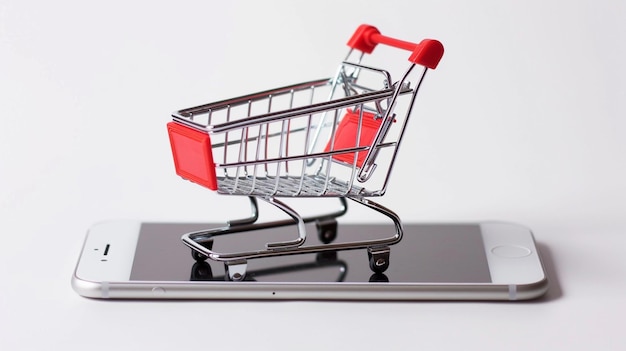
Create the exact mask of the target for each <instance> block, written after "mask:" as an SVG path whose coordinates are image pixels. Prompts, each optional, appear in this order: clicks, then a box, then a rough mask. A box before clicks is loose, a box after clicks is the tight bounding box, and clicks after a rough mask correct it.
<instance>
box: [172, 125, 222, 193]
mask: <svg viewBox="0 0 626 351" xmlns="http://www.w3.org/2000/svg"><path fill="white" fill-rule="evenodd" d="M167 132H168V134H169V137H170V146H171V147H172V155H173V157H174V166H175V167H176V174H178V175H179V176H181V177H183V178H185V179H187V180H190V181H192V182H194V183H198V184H200V185H202V186H205V187H207V188H209V189H211V190H217V177H216V176H215V163H214V162H213V152H212V150H211V138H210V137H209V134H207V133H204V132H202V131H199V130H196V129H193V128H191V127H187V126H185V125H183V124H180V123H176V122H169V123H168V124H167Z"/></svg>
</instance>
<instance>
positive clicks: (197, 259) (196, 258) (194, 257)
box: [191, 250, 208, 262]
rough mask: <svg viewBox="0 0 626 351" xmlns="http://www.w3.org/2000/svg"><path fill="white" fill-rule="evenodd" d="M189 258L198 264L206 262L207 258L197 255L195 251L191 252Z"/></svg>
mask: <svg viewBox="0 0 626 351" xmlns="http://www.w3.org/2000/svg"><path fill="white" fill-rule="evenodd" d="M191 257H193V259H194V260H196V261H198V262H202V261H206V259H207V258H208V257H207V256H206V255H204V254H201V253H199V252H198V251H196V250H191Z"/></svg>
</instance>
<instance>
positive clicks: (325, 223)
mask: <svg viewBox="0 0 626 351" xmlns="http://www.w3.org/2000/svg"><path fill="white" fill-rule="evenodd" d="M315 226H316V227H317V236H318V238H319V239H320V241H321V242H322V243H324V244H330V243H331V242H333V241H334V240H335V239H336V238H337V221H336V220H334V219H328V220H317V221H316V222H315Z"/></svg>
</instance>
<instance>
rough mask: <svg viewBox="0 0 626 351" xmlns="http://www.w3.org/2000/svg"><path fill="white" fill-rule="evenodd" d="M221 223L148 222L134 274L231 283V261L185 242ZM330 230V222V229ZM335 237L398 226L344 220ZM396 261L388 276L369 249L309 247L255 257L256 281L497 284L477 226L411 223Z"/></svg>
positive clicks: (358, 236) (379, 234)
mask: <svg viewBox="0 0 626 351" xmlns="http://www.w3.org/2000/svg"><path fill="white" fill-rule="evenodd" d="M219 226H223V225H220V224H198V223H195V224H186V223H143V224H142V225H141V231H140V235H139V239H138V244H137V248H136V253H135V258H134V262H133V266H132V271H131V276H130V280H133V281H190V280H193V281H201V280H206V281H225V280H226V279H225V270H224V263H222V262H217V261H212V260H210V259H208V260H206V261H196V260H194V258H192V255H191V249H190V248H188V247H187V246H185V245H184V244H183V243H182V240H181V236H182V235H183V234H185V233H187V232H191V231H197V230H202V229H207V228H214V227H219ZM322 229H328V228H322ZM333 230H335V234H336V238H335V240H334V242H344V241H346V242H348V241H356V240H368V239H375V238H386V237H389V236H392V235H393V234H394V228H393V226H391V225H382V224H339V225H337V226H336V228H334V229H333ZM296 237H297V231H296V228H295V226H291V225H287V226H282V227H277V228H270V229H262V230H254V231H247V232H242V233H237V234H229V235H222V236H218V237H215V238H214V245H213V248H212V249H213V250H214V251H216V252H224V253H226V252H240V251H244V250H260V249H263V248H265V243H267V242H272V241H279V240H289V239H295V238H296ZM318 244H320V238H319V235H318V227H317V226H316V225H314V224H308V225H307V239H306V242H305V244H304V245H318ZM390 248H391V256H390V260H389V261H390V266H389V268H388V269H387V270H386V271H385V272H384V274H383V275H380V274H378V275H376V274H373V272H372V271H371V270H370V268H369V260H368V255H367V251H366V250H365V249H356V250H342V251H336V252H325V253H307V254H297V255H288V256H279V257H269V258H260V259H250V260H248V267H247V271H246V279H245V280H246V281H249V282H265V283H268V282H294V283H303V282H359V283H362V282H370V281H380V279H383V280H384V281H389V282H395V283H490V282H491V277H490V274H489V266H488V263H487V257H486V255H485V249H484V245H483V240H482V235H481V232H480V226H479V225H477V224H432V225H428V224H407V225H405V226H404V237H403V238H402V241H400V242H399V243H398V244H395V245H392V246H390Z"/></svg>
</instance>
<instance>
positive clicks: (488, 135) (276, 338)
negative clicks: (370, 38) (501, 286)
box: [0, 0, 626, 350]
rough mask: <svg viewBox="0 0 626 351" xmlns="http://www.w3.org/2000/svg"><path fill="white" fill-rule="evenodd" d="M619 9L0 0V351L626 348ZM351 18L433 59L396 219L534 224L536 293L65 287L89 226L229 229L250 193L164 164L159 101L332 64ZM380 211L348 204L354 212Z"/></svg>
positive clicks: (554, 4)
mask: <svg viewBox="0 0 626 351" xmlns="http://www.w3.org/2000/svg"><path fill="white" fill-rule="evenodd" d="M624 18H626V3H625V2H623V1H618V0H615V1H591V0H575V1H546V0H541V1H535V0H527V1H502V0H500V1H497V0H494V1H486V0H480V1H462V0H458V1H451V0H450V1H445V0H443V1H384V2H383V1H350V2H347V1H346V2H343V1H337V0H333V1H309V2H296V1H245V2H244V1H232V2H226V1H223V2H217V1H215V2H212V1H194V2H190V1H176V2H169V4H163V3H162V2H160V1H102V2H89V1H64V0H58V1H38V2H36V1H15V0H4V1H1V2H0V118H1V119H0V132H1V133H2V135H1V137H0V235H1V236H0V277H1V279H0V349H2V350H21V349H24V350H29V349H46V350H52V349H57V350H60V349H64V350H75V349H94V350H105V349H107V350H110V349H130V348H131V347H132V348H138V349H142V350H182V349H205V348H206V349H218V348H222V347H228V348H227V349H228V350H230V349H244V348H246V349H283V348H284V349H290V350H294V349H317V350H319V349H341V350H347V349H365V348H367V349H370V348H371V349H376V348H385V349H389V350H398V349H409V348H411V349H418V348H421V349H478V348H482V349H500V348H507V349H573V348H574V347H575V348H576V349H597V350H608V349H623V348H624V347H625V346H626V338H625V337H624V332H623V326H622V320H623V316H624V315H625V314H626V284H625V277H626V263H625V262H626V260H625V259H624V247H625V246H626V245H625V244H626V240H625V239H624V236H625V235H626V216H625V212H626V211H625V210H624V208H625V202H626V201H625V200H626V185H625V184H626V182H625V179H626V157H625V156H624V152H625V151H626V141H625V139H626V138H625V132H626V118H625V117H626V106H625V104H626V69H625V68H624V62H626V21H624ZM361 23H369V24H372V25H375V26H377V27H378V28H379V29H380V30H381V32H382V33H383V34H387V35H390V36H395V37H398V38H401V39H405V40H411V41H419V40H421V39H422V38H425V37H430V38H435V39H438V40H440V41H442V42H443V44H444V46H445V48H446V53H445V55H444V58H443V60H442V61H441V63H440V66H439V67H438V68H437V69H436V70H435V71H432V72H430V74H429V75H428V76H427V79H426V81H425V83H424V86H423V90H422V92H421V94H420V96H419V99H418V105H417V108H416V110H415V113H416V115H415V118H414V119H413V120H412V124H411V125H409V136H408V137H407V139H408V140H406V141H405V144H403V148H402V150H400V155H399V156H398V157H399V158H398V166H397V167H396V168H395V170H394V173H393V175H392V177H393V183H392V184H391V185H390V187H389V190H388V192H387V194H386V195H385V196H384V197H383V198H381V199H380V202H381V203H383V204H385V205H387V206H389V207H390V208H392V209H394V210H396V212H398V214H399V215H400V216H401V217H402V218H403V220H404V221H405V222H421V221H468V220H471V221H473V220H483V219H485V220H486V219H496V220H505V221H513V222H518V223H522V224H525V225H527V226H529V227H530V228H531V229H533V231H534V233H535V236H536V239H537V241H539V243H540V244H541V248H542V252H541V253H542V255H543V256H544V259H545V260H546V264H547V265H548V271H549V274H550V278H551V279H552V288H551V290H550V292H549V293H548V295H547V296H546V298H544V299H542V300H540V301H535V302H532V303H423V302H420V303H356V302H353V303H333V302H278V303H276V302H273V303H253V302H227V303H225V302H219V303H217V302H182V303H181V302H102V301H95V300H89V299H85V298H82V297H79V296H78V295H77V294H76V293H74V292H73V291H72V289H71V287H70V277H71V274H72V271H73V268H74V265H75V262H76V259H77V257H78V254H79V251H80V248H81V244H82V240H83V238H84V234H85V232H86V230H87V229H88V228H89V226H90V225H92V224H93V223H94V222H98V221H102V220H107V219H118V218H130V219H139V220H161V221H186V220H192V221H223V220H225V219H226V218H229V216H230V217H232V213H233V212H234V211H236V210H237V209H239V208H241V206H247V205H245V201H244V200H242V199H239V198H234V199H233V198H229V197H223V196H218V195H216V194H214V193H212V192H210V191H208V190H205V189H203V188H201V187H198V186H197V185H193V184H191V183H189V182H185V181H183V180H181V179H180V178H178V177H177V176H176V175H175V174H174V170H173V165H172V161H171V156H170V151H169V143H168V140H167V134H166V130H165V123H167V121H169V115H170V112H172V111H174V110H176V109H180V108H185V107H190V106H194V105H198V104H203V103H207V102H210V101H214V100H218V99H222V98H228V97H233V96H236V95H240V94H244V93H249V92H254V91H258V90H263V89H267V88H273V87H278V86H282V85H285V84H289V83H295V82H299V81H304V80H309V79H316V78H322V77H326V76H329V75H331V74H332V73H333V72H334V70H335V67H336V65H337V64H338V63H339V61H340V60H341V59H342V58H343V56H344V55H345V53H346V51H347V47H346V46H345V42H346V41H347V39H348V38H349V37H350V35H351V34H352V32H353V31H354V29H356V27H357V26H358V25H359V24H361ZM377 54H378V56H377ZM407 56H408V55H407V54H406V53H402V52H401V53H398V52H395V51H392V50H387V49H384V48H381V49H377V50H376V51H375V52H374V55H373V57H372V60H371V61H368V62H369V63H372V64H374V65H379V66H383V67H384V68H388V69H390V70H392V72H393V71H394V70H398V69H399V70H403V69H404V68H405V67H406V64H407V61H406V57H407ZM242 201H244V202H243V203H242ZM308 206H314V204H313V203H309V205H308ZM369 217H370V213H369V212H368V211H367V210H361V209H358V208H354V206H353V208H352V209H351V211H350V212H349V214H348V215H347V218H346V221H349V222H364V221H375V220H376V219H371V218H369Z"/></svg>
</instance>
